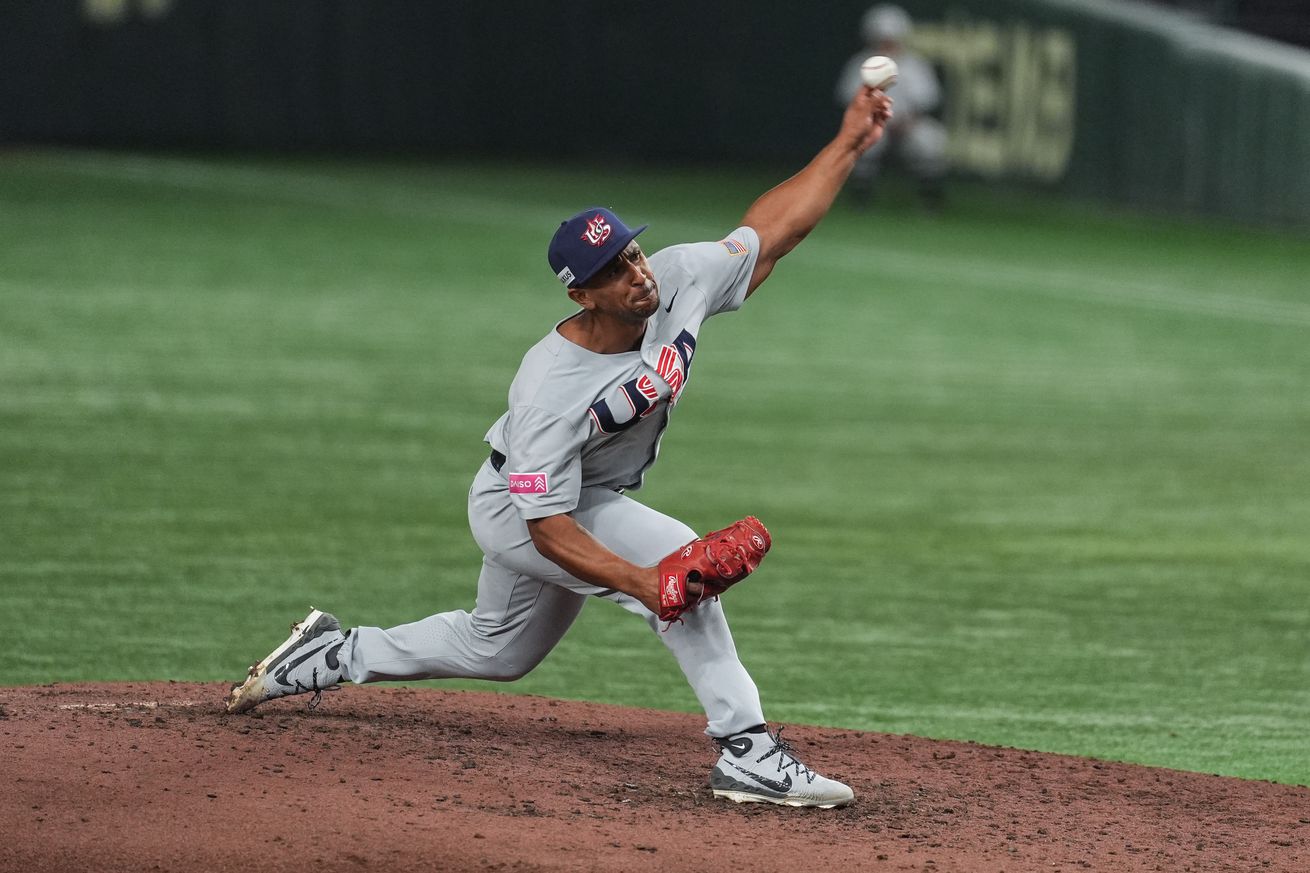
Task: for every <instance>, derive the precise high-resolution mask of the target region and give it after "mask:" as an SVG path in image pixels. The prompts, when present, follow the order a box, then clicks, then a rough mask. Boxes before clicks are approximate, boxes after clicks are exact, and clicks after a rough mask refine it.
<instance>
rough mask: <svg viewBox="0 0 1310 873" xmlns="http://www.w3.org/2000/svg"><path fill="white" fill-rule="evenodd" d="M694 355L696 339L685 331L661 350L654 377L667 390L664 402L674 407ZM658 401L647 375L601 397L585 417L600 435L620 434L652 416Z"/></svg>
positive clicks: (652, 381) (651, 381)
mask: <svg viewBox="0 0 1310 873" xmlns="http://www.w3.org/2000/svg"><path fill="white" fill-rule="evenodd" d="M695 354H696V338H695V337H694V336H692V335H691V334H690V333H689V332H688V331H685V330H684V331H682V332H681V333H679V334H678V337H677V339H675V340H674V341H673V342H672V343H671V344H668V345H665V346H664V347H663V348H661V349H660V353H659V356H658V357H657V358H656V363H655V374H656V375H657V376H659V377H660V379H661V380H662V381H663V382H664V383H665V384H667V385H668V386H669V396H668V398H666V399H667V400H668V401H669V402H670V403H677V402H678V396H679V395H680V394H681V393H682V389H683V388H685V387H686V385H687V379H688V377H689V374H690V373H691V359H692V357H693V356H694V355H695ZM660 399H661V398H660V392H659V388H658V386H657V385H656V384H655V382H654V380H653V379H651V377H650V376H649V375H642V376H638V377H637V378H635V379H629V380H628V381H627V382H624V383H623V384H622V385H620V386H619V387H618V388H616V389H614V390H613V391H612V392H610V394H609V396H608V397H602V398H601V399H599V400H597V401H596V402H595V403H593V404H591V407H590V408H589V409H588V410H587V413H588V414H589V415H590V416H591V420H592V422H593V423H594V424H595V425H596V429H597V430H599V431H600V432H601V433H607V434H613V433H620V432H622V431H625V430H627V429H628V428H630V427H632V426H633V425H635V424H636V423H637V422H638V421H640V420H641V419H642V418H644V417H645V416H647V415H650V414H651V413H652V412H654V411H655V410H656V409H657V408H658V404H659V401H660ZM611 401H613V402H611Z"/></svg>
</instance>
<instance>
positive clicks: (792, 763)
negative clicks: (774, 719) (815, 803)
mask: <svg viewBox="0 0 1310 873" xmlns="http://www.w3.org/2000/svg"><path fill="white" fill-rule="evenodd" d="M765 735H766V736H768V737H769V739H771V740H773V748H772V749H769V750H768V751H767V752H765V753H764V754H763V755H761V756H760V759H759V763H761V764H763V763H764V761H765V760H766V759H767V758H770V757H772V756H774V755H777V756H778V772H779V773H782V772H784V771H786V770H794V771H795V772H796V775H797V776H798V777H801V776H804V777H805V783H806V784H807V785H808V784H810V783H812V782H814V777H815V776H817V775H819V774H817V773H815V772H814V771H813V770H811V769H810V768H809V767H806V766H805V765H804V764H802V763H801V762H800V761H798V760H796V756H795V755H794V754H792V748H791V745H790V744H789V743H787V742H785V741H784V740H783V738H782V728H778V730H777V732H776V733H769V732H768V730H765Z"/></svg>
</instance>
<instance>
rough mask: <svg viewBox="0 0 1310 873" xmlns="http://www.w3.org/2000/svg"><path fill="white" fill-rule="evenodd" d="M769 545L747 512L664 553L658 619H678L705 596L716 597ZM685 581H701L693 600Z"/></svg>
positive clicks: (745, 572) (769, 540)
mask: <svg viewBox="0 0 1310 873" xmlns="http://www.w3.org/2000/svg"><path fill="white" fill-rule="evenodd" d="M771 545H773V540H772V538H771V537H770V536H769V531H768V530H767V529H766V528H765V527H764V525H762V524H760V520H759V519H758V518H756V517H755V516H753V515H748V516H746V517H745V518H743V519H742V520H741V521H738V522H735V523H733V524H731V525H729V526H728V527H725V528H724V529H723V530H716V531H714V532H713V533H707V534H706V535H705V536H704V537H702V538H701V539H697V540H692V541H691V542H689V543H687V545H685V546H683V547H682V548H680V549H678V550H677V551H676V552H674V553H673V554H671V555H667V556H665V557H664V559H663V560H661V561H660V563H659V571H660V621H669V622H672V621H679V620H681V616H682V614H683V613H684V612H687V611H689V610H692V609H695V608H696V606H697V605H698V604H699V603H700V602H701V601H702V600H704V599H706V598H708V597H718V596H719V595H720V594H722V593H723V592H725V591H727V590H728V589H729V588H731V587H732V586H733V585H734V584H736V583H737V582H740V581H741V580H742V579H745V578H746V577H747V576H749V575H750V574H751V573H752V572H753V571H754V570H755V568H756V567H758V566H759V565H760V561H763V560H764V553H765V552H767V551H768V550H769V546H771ZM688 582H698V583H700V585H701V590H700V594H699V596H696V597H695V599H694V600H693V599H692V598H691V597H690V596H689V595H688V592H687V583H688Z"/></svg>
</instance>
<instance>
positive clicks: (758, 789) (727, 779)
mask: <svg viewBox="0 0 1310 873" xmlns="http://www.w3.org/2000/svg"><path fill="white" fill-rule="evenodd" d="M714 742H715V743H716V744H717V745H718V747H719V748H720V749H722V750H723V751H722V754H721V755H719V762H718V763H717V764H715V765H714V769H713V770H711V771H710V788H712V789H713V790H714V796H715V797H722V798H725V799H727V800H735V801H736V802H738V803H781V804H784V805H786V806H817V807H819V808H820V809H832V808H833V807H834V806H845V805H846V804H848V803H850V802H851V801H853V800H854V799H855V792H854V791H851V789H850V786H848V785H843V784H842V783H840V782H838V781H837V780H835V779H828V778H826V777H824V776H820V775H819V774H818V773H815V772H814V771H813V770H811V769H810V768H809V767H806V766H805V765H804V764H802V763H801V762H800V761H798V760H797V759H796V756H795V755H793V754H792V750H791V746H789V745H787V744H786V743H785V742H783V740H782V728H779V729H778V730H777V732H776V733H772V734H771V733H769V732H768V731H767V730H764V731H761V732H759V733H741V734H734V735H733V736H730V737H725V738H722V739H720V738H717V737H716V738H715V740H714Z"/></svg>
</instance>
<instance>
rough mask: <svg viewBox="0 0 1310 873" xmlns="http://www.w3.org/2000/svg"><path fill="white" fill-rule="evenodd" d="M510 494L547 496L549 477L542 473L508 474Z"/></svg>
mask: <svg viewBox="0 0 1310 873" xmlns="http://www.w3.org/2000/svg"><path fill="white" fill-rule="evenodd" d="M509 493H510V494H543V495H544V494H549V493H550V476H549V475H547V474H546V473H544V472H537V473H510V474H509Z"/></svg>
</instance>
